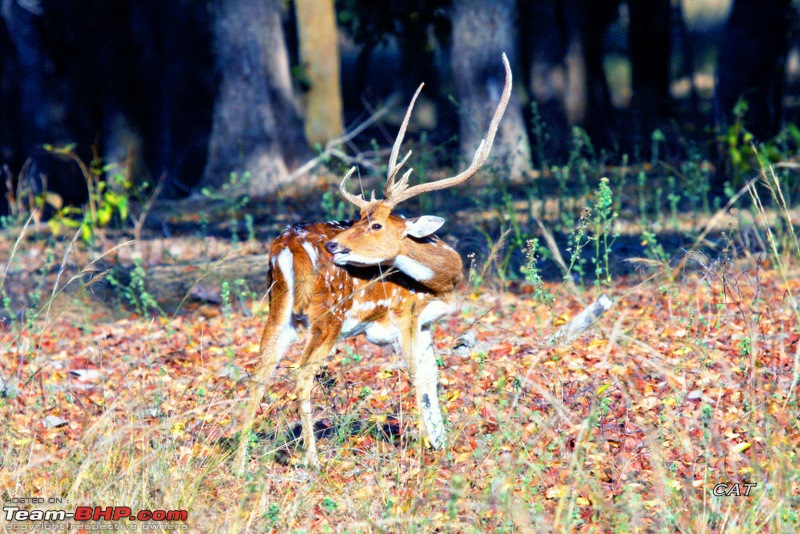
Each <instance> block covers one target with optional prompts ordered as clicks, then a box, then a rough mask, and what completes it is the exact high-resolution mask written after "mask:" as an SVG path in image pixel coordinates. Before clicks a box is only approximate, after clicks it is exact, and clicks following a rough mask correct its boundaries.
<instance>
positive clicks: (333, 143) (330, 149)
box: [287, 107, 389, 182]
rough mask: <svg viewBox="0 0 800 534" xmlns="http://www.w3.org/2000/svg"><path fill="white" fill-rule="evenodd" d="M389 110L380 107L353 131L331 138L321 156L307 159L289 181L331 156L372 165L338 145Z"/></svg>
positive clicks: (364, 128)
mask: <svg viewBox="0 0 800 534" xmlns="http://www.w3.org/2000/svg"><path fill="white" fill-rule="evenodd" d="M388 111H389V108H388V107H384V108H381V109H379V110H378V111H376V112H375V113H373V114H372V115H371V116H370V117H369V118H368V119H367V120H365V121H364V122H362V123H361V124H359V125H358V126H356V127H355V128H354V129H353V131H351V132H349V133H347V134H345V135H343V136H342V137H339V138H338V139H331V140H330V141H328V142H327V143H325V149H324V150H323V151H322V152H321V153H320V154H319V156H317V157H315V158H314V159H311V160H309V161H307V162H306V163H304V164H303V165H302V166H301V167H300V168H299V169H297V170H296V171H294V172H293V173H292V174H290V175H289V177H288V178H287V181H288V182H292V181H294V180H295V179H297V178H298V177H300V176H303V175H304V174H306V173H309V172H311V169H313V168H314V167H316V166H317V165H319V164H320V163H321V162H322V161H324V160H326V159H327V158H329V157H330V156H336V157H337V158H339V159H341V160H343V161H346V162H347V163H348V164H349V163H360V164H362V165H366V166H372V165H371V164H369V163H368V162H366V161H363V160H362V159H361V158H359V157H356V158H351V157H349V156H347V155H345V154H344V153H343V152H341V151H340V150H337V149H336V147H338V146H341V145H343V144H345V143H348V142H349V141H350V140H352V139H353V138H354V137H356V136H357V135H358V134H360V133H361V132H363V131H364V130H366V129H367V128H368V127H369V126H371V125H372V124H373V123H375V122H376V121H377V120H378V119H380V118H381V117H383V116H384V115H386V113H387V112H388Z"/></svg>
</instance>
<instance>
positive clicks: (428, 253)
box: [392, 236, 464, 294]
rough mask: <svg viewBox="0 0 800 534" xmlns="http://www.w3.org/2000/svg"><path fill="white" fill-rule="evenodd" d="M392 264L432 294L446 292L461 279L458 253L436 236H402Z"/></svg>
mask: <svg viewBox="0 0 800 534" xmlns="http://www.w3.org/2000/svg"><path fill="white" fill-rule="evenodd" d="M404 245H405V246H404V247H403V249H402V250H401V251H400V254H399V255H398V256H397V257H396V258H395V259H394V261H393V263H392V265H393V266H394V267H395V268H397V269H398V270H399V271H401V272H402V273H404V274H406V275H407V276H409V277H411V278H413V279H414V280H416V281H417V282H419V283H420V284H422V285H423V286H425V287H426V288H428V289H430V290H431V291H432V292H433V293H437V294H438V293H449V292H452V291H454V290H455V289H456V287H458V285H459V284H460V283H461V282H462V281H463V279H464V274H463V272H462V264H461V256H459V254H458V252H456V251H455V250H453V249H452V248H450V247H449V246H447V244H445V242H444V241H442V240H441V239H439V238H438V237H435V236H431V237H428V238H425V239H413V238H406V239H404Z"/></svg>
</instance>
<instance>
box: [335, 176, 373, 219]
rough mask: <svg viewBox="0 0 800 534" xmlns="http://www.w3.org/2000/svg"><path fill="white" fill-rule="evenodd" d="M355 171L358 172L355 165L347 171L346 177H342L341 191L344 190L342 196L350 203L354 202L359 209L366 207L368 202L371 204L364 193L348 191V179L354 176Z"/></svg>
mask: <svg viewBox="0 0 800 534" xmlns="http://www.w3.org/2000/svg"><path fill="white" fill-rule="evenodd" d="M354 172H356V168H355V167H352V168H351V169H350V170H349V171H347V174H345V175H344V178H342V183H341V184H339V191H341V192H342V196H343V197H344V199H345V200H346V201H348V202H349V203H350V204H353V205H354V206H356V207H357V208H359V209H364V207H365V206H366V205H367V204H369V202H367V200H366V199H365V198H364V196H363V195H353V194H352V193H348V192H347V181H348V180H349V179H350V177H351V176H353V173H354ZM372 201H375V192H374V191H373V192H372Z"/></svg>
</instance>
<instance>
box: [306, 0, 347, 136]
mask: <svg viewBox="0 0 800 534" xmlns="http://www.w3.org/2000/svg"><path fill="white" fill-rule="evenodd" d="M294 5H295V13H296V15H297V34H298V38H299V41H300V59H301V62H302V64H303V69H304V72H305V75H306V77H307V78H308V82H309V85H310V87H309V89H308V91H307V92H306V94H305V98H304V100H305V104H306V128H305V132H306V137H307V138H308V142H309V143H311V144H316V143H320V144H324V143H326V142H327V141H330V140H331V139H336V138H338V137H341V136H342V88H341V82H340V80H339V46H338V42H337V32H336V12H335V10H334V6H333V0H295V2H294Z"/></svg>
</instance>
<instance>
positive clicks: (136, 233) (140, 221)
mask: <svg viewBox="0 0 800 534" xmlns="http://www.w3.org/2000/svg"><path fill="white" fill-rule="evenodd" d="M166 182H167V173H166V171H164V173H163V174H161V178H159V179H158V184H156V187H155V189H153V194H151V195H150V198H148V199H147V202H146V203H145V205H144V207H143V208H142V213H141V214H140V215H139V217H137V218H136V219H135V220H134V222H133V239H134V240H135V241H136V243H137V248H138V244H139V243H140V242H141V241H142V228H143V227H144V221H145V219H147V215H148V214H149V213H150V210H151V209H152V208H153V204H155V203H156V199H158V196H159V195H160V194H161V191H162V190H163V189H164V184H165V183H166Z"/></svg>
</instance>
